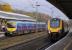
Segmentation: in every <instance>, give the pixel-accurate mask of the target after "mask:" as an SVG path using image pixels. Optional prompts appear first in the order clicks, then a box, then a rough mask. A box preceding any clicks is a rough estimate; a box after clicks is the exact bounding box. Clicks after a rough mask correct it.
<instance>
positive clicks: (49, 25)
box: [48, 20, 63, 33]
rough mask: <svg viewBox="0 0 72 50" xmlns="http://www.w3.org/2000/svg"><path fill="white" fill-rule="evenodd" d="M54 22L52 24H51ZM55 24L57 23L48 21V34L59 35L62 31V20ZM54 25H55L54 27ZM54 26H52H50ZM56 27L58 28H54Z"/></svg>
mask: <svg viewBox="0 0 72 50" xmlns="http://www.w3.org/2000/svg"><path fill="white" fill-rule="evenodd" d="M51 22H54V23H51ZM55 22H57V21H51V20H49V21H48V32H49V33H60V31H61V30H62V29H63V21H62V20H58V23H56V24H55ZM54 24H55V25H54ZM51 25H54V26H51ZM56 25H58V26H56Z"/></svg>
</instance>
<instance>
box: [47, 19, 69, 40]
mask: <svg viewBox="0 0 72 50" xmlns="http://www.w3.org/2000/svg"><path fill="white" fill-rule="evenodd" d="M47 30H48V31H47V32H48V33H49V35H50V38H51V39H52V40H57V39H60V38H61V37H63V36H64V35H66V33H67V32H68V31H69V29H68V24H67V23H66V22H64V21H63V20H61V19H59V18H52V19H50V20H48V24H47Z"/></svg>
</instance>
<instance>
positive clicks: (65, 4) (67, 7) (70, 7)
mask: <svg viewBox="0 0 72 50" xmlns="http://www.w3.org/2000/svg"><path fill="white" fill-rule="evenodd" d="M47 1H48V2H50V3H52V4H53V5H55V6H56V7H57V8H59V9H60V10H62V11H63V12H64V13H65V14H66V15H67V16H68V17H69V18H71V19H72V0H47Z"/></svg>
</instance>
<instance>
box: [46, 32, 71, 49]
mask: <svg viewBox="0 0 72 50" xmlns="http://www.w3.org/2000/svg"><path fill="white" fill-rule="evenodd" d="M45 50H72V33H69V34H68V35H67V36H65V37H64V38H63V39H61V40H59V41H58V42H56V43H55V44H53V45H51V46H50V47H48V48H46V49H45Z"/></svg>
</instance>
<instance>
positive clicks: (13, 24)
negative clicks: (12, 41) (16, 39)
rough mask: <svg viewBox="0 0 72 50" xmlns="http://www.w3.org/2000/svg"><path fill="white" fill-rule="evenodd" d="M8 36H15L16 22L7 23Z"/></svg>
mask: <svg viewBox="0 0 72 50" xmlns="http://www.w3.org/2000/svg"><path fill="white" fill-rule="evenodd" d="M6 30H7V31H6V33H5V35H6V36H10V35H14V32H15V31H16V22H12V21H11V22H10V21H9V22H8V23H7V28H6Z"/></svg>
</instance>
